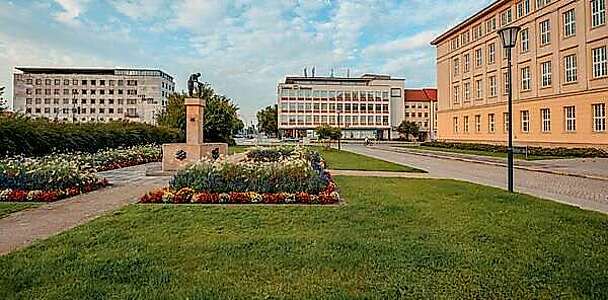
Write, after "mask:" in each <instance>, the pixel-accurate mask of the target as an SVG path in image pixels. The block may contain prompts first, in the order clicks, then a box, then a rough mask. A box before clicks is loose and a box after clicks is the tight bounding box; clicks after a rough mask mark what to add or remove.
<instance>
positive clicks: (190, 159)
mask: <svg viewBox="0 0 608 300" xmlns="http://www.w3.org/2000/svg"><path fill="white" fill-rule="evenodd" d="M214 150H216V151H218V153H219V154H220V155H222V156H226V155H227V154H228V144H224V143H209V144H201V145H190V144H164V145H163V171H164V172H167V171H177V170H181V169H183V168H184V167H186V166H187V165H189V164H191V163H194V162H197V161H199V160H201V158H204V157H212V152H213V151H214ZM180 151H183V152H180Z"/></svg>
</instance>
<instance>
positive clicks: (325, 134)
mask: <svg viewBox="0 0 608 300" xmlns="http://www.w3.org/2000/svg"><path fill="white" fill-rule="evenodd" d="M315 133H316V134H317V135H318V136H319V139H320V140H329V141H337V140H338V139H340V138H341V137H342V129H340V127H331V126H329V125H321V126H319V127H317V128H315Z"/></svg>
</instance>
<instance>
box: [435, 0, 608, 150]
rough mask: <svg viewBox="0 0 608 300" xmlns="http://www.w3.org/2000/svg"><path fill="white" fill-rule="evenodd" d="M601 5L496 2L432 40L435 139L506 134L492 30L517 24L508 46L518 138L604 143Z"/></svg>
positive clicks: (607, 39) (607, 98) (495, 139)
mask: <svg viewBox="0 0 608 300" xmlns="http://www.w3.org/2000/svg"><path fill="white" fill-rule="evenodd" d="M605 7H606V0H570V1H567V0H560V1H546V0H545V1H542V0H538V1H537V0H529V1H526V0H522V1H496V2H494V3H493V4H491V5H490V6H488V7H487V8H485V9H484V10H482V11H480V12H479V13H477V14H475V15H474V16H472V17H470V18H469V19H467V20H466V21H464V22H463V23H461V24H459V25H457V26H456V27H454V28H452V29H451V30H449V31H448V32H446V33H444V34H443V35H441V36H440V37H438V38H437V39H435V41H433V44H434V45H435V46H436V47H437V85H438V99H439V102H438V105H439V113H438V119H439V124H438V125H439V130H438V138H439V139H441V140H450V141H464V142H492V143H504V142H505V141H506V138H507V135H506V130H505V129H504V127H505V125H504V113H505V112H506V111H507V97H508V94H507V86H506V82H507V81H506V78H507V77H506V74H507V73H506V72H507V60H506V55H505V52H504V50H503V49H502V42H501V40H500V38H499V37H498V35H497V33H496V32H497V30H498V29H500V28H501V27H502V26H512V25H517V26H520V27H521V28H522V31H521V32H520V36H519V38H518V41H517V46H516V47H515V48H514V49H513V51H512V56H513V60H512V61H513V87H512V91H513V99H514V110H513V113H514V115H513V120H514V127H513V129H514V136H515V143H516V144H517V143H519V144H526V145H541V146H600V147H608V134H607V131H606V106H608V71H604V70H605V69H606V68H608V62H607V61H606V55H604V54H603V53H606V51H607V49H606V48H607V47H608V26H607V25H606V22H607V20H606V10H605ZM509 10H510V11H511V16H512V20H511V22H508V21H509V20H508V17H507V16H508V15H507V14H506V12H508V11H509ZM503 16H504V20H505V21H507V22H503ZM492 20H495V21H492ZM493 22H496V28H494V26H492V23H493ZM547 24H548V26H547ZM546 28H548V29H549V30H544V29H546ZM526 36H527V40H528V42H525V40H526ZM492 49H494V54H492V53H491V52H493V51H492ZM479 54H481V57H480V58H479V60H478V55H479ZM492 56H495V59H494V60H493V61H492V59H491V57H492ZM467 57H468V58H467ZM478 61H479V62H480V63H478ZM467 65H468V66H467ZM543 70H544V71H543ZM549 70H550V71H549ZM528 74H529V75H528ZM527 78H529V80H527ZM549 78H550V79H549ZM478 86H479V88H478ZM571 107H574V111H573V110H572V108H571ZM541 110H542V111H541ZM526 111H527V113H526ZM522 112H523V113H522ZM573 112H574V113H573ZM492 114H493V115H494V118H495V122H491V119H492V117H491V115H492ZM522 114H524V118H523V119H522ZM542 114H544V118H543V115H542ZM566 114H569V117H570V118H568V119H569V120H568V121H567V120H566ZM527 115H529V118H528V117H526V116H527ZM476 116H479V117H476ZM479 118H480V119H481V121H480V122H476V119H479ZM465 120H468V123H469V124H468V125H465ZM526 120H529V121H526ZM543 121H544V122H543ZM477 123H480V126H481V128H475V126H476V125H477ZM492 123H494V126H496V128H494V130H492V125H491V124H492ZM526 123H529V129H528V130H526V127H527V126H526ZM543 124H544V125H545V126H544V127H543V126H542V125H543ZM573 124H574V125H573ZM467 126H468V128H465V127H467ZM522 127H523V130H522ZM465 129H469V130H468V131H467V130H465ZM473 129H479V130H473Z"/></svg>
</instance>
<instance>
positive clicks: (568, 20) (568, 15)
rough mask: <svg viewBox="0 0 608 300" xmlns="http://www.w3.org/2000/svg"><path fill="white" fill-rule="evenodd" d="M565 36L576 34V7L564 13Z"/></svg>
mask: <svg viewBox="0 0 608 300" xmlns="http://www.w3.org/2000/svg"><path fill="white" fill-rule="evenodd" d="M563 18H564V37H571V36H574V35H575V34H576V13H575V12H574V8H573V9H571V10H569V11H567V12H565V13H564V17H563Z"/></svg>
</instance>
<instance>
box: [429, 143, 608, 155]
mask: <svg viewBox="0 0 608 300" xmlns="http://www.w3.org/2000/svg"><path fill="white" fill-rule="evenodd" d="M421 145H422V146H426V147H435V148H442V149H456V150H474V151H486V152H503V153H505V152H507V147H506V146H501V145H490V144H475V143H447V142H426V143H422V144H421ZM528 155H532V156H553V157H608V151H605V150H602V149H597V148H563V147H559V148H543V147H528Z"/></svg>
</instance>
